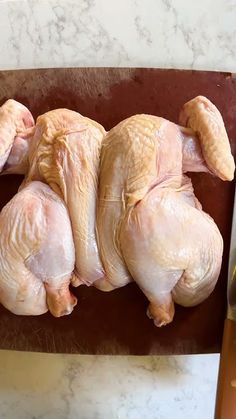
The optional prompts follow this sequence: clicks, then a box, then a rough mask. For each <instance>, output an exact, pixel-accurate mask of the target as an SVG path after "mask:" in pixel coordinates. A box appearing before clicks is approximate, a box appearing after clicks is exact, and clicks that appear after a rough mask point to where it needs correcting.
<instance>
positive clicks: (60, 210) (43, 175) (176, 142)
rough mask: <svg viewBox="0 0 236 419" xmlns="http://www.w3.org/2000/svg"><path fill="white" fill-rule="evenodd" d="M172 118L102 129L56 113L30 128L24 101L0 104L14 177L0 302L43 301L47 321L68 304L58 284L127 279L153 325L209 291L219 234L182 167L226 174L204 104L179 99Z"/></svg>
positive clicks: (4, 161) (214, 114)
mask: <svg viewBox="0 0 236 419" xmlns="http://www.w3.org/2000/svg"><path fill="white" fill-rule="evenodd" d="M9 106H10V108H11V109H12V111H11V112H10V111H9V109H10V108H9V109H8V108H7V107H9ZM4 107H5V108H4ZM4 109H5V110H4ZM6 109H8V110H7V111H6ZM3 111H4V112H3ZM11 115H13V116H12V117H11ZM17 121H18V122H17ZM180 124H181V126H178V125H176V124H173V123H171V122H170V121H167V120H165V119H163V118H159V117H156V116H152V115H135V116H132V117H130V118H128V119H126V120H125V121H122V122H121V123H120V124H118V125H117V126H116V127H114V128H113V129H112V130H111V131H110V132H109V133H106V132H105V130H104V129H103V127H102V126H101V125H99V124H98V123H96V122H95V121H92V120H90V119H89V118H85V117H83V116H81V115H80V114H78V113H77V112H73V111H69V110H67V109H57V110H54V111H50V112H48V113H46V114H44V115H42V116H40V117H39V118H38V119H37V121H36V126H35V127H34V122H33V119H32V116H31V114H30V113H29V111H28V110H27V109H26V108H25V107H23V106H22V105H20V104H18V103H17V102H15V101H10V104H9V101H8V102H6V104H5V105H4V106H3V107H2V108H1V111H0V140H1V141H0V145H1V142H2V143H3V145H4V146H2V148H1V147H0V159H1V160H0V161H1V167H0V170H3V173H26V178H25V181H24V182H23V184H22V187H21V192H19V193H18V194H17V195H16V196H15V197H14V198H13V200H12V201H11V202H10V203H9V204H8V205H7V206H6V207H5V208H4V209H3V211H2V213H1V215H0V227H1V228H2V230H0V231H1V237H0V239H1V242H0V244H1V246H0V252H1V253H0V256H1V259H0V266H1V271H2V272H3V276H2V277H0V291H1V292H0V298H1V301H2V303H3V304H4V305H5V306H6V307H7V308H9V309H10V310H11V311H13V312H15V313H18V314H40V313H43V312H45V311H46V310H47V308H49V310H50V311H51V312H52V313H53V314H54V315H55V316H59V315H62V314H67V313H69V312H70V311H72V309H73V306H74V304H75V303H76V299H75V297H74V296H72V295H71V294H70V292H69V290H68V286H69V283H70V282H71V283H72V284H73V285H75V286H77V285H79V284H87V285H94V286H96V287H97V288H99V289H101V290H104V291H110V290H113V289H115V288H118V287H121V286H124V285H126V284H127V283H128V282H130V281H132V280H133V279H134V280H135V282H136V283H137V284H138V285H139V287H140V288H141V290H142V291H143V292H144V294H145V295H146V296H147V298H148V300H149V302H150V304H149V307H148V315H149V316H150V317H152V318H153V320H154V323H155V325H157V326H162V325H165V324H167V323H169V322H171V321H172V319H173V316H174V303H175V302H176V303H178V304H181V305H184V306H192V305H195V304H198V303H200V302H201V301H203V300H204V299H205V298H206V297H207V296H208V295H209V294H210V293H211V292H212V290H213V289H214V286H215V283H216V281H217V279H218V276H219V272H220V267H221V259H222V251H223V241H222V238H221V235H220V232H219V230H218V228H217V226H216V225H215V223H214V221H213V220H212V218H211V217H210V216H209V215H207V214H206V213H205V212H204V211H202V207H201V204H200V203H199V201H198V200H197V198H196V197H195V195H194V191H193V187H192V184H191V180H190V179H189V178H188V177H187V176H186V174H185V173H186V172H189V171H192V172H202V171H205V172H208V173H209V174H212V175H216V176H218V177H220V178H221V179H223V180H231V179H232V178H233V176H234V160H233V157H232V155H231V152H230V146H229V140H228V137H227V133H226V130H225V127H224V123H223V120H222V117H221V115H220V113H219V111H218V110H217V108H216V107H215V106H214V105H213V104H212V103H211V102H210V101H209V100H208V99H206V98H204V97H201V96H199V97H197V98H195V99H193V100H192V101H190V102H188V103H187V104H185V105H184V107H183V109H182V111H181V114H180ZM7 126H10V129H9V132H8V130H7ZM4 133H5V134H4ZM3 134H4V135H5V136H4V135H3ZM2 138H4V140H2ZM36 180H37V181H42V182H44V183H47V184H48V185H50V187H51V188H52V189H50V188H49V187H48V186H46V185H44V184H43V183H41V182H35V181H36ZM32 181H33V182H32ZM45 188H46V189H45ZM63 201H64V203H65V204H66V206H67V209H68V213H67V211H66V207H65V205H64V204H63ZM68 214H69V217H70V219H69V218H68ZM8 220H10V221H9V222H8ZM70 222H71V224H70ZM71 227H72V231H71ZM72 235H73V238H72ZM21 241H22V242H23V243H24V245H23V246H22V248H21V247H20V246H19V243H20V242H21ZM73 241H74V247H73ZM65 243H66V244H65ZM36 249H37V250H36ZM74 263H75V275H72V272H73V269H74ZM21 277H22V280H21ZM14 278H15V279H14ZM1 287H2V288H1ZM22 295H23V297H22ZM36 296H37V297H36ZM36 299H37V301H38V302H39V303H38V304H36Z"/></svg>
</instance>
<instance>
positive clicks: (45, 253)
mask: <svg viewBox="0 0 236 419" xmlns="http://www.w3.org/2000/svg"><path fill="white" fill-rule="evenodd" d="M0 231H1V235H0V268H1V269H0V302H1V303H2V304H3V305H4V306H5V307H6V308H7V309H9V310H10V311H12V312H13V313H15V314H23V315H39V314H43V313H45V312H46V311H47V310H48V309H49V310H50V312H51V313H52V314H53V315H54V316H56V317H58V316H62V315H65V314H70V313H71V312H72V310H73V307H74V306H75V305H76V302H77V300H76V297H74V296H73V295H72V294H71V293H70V291H69V284H70V279H71V275H72V272H73V270H74V262H75V254H74V243H73V238H72V231H71V225H70V220H69V217H68V213H67V210H66V207H65V205H64V203H63V201H62V200H61V199H60V198H59V197H58V196H57V194H55V192H53V191H52V190H51V189H50V188H49V186H47V185H45V184H43V183H41V182H32V183H30V184H29V185H27V187H26V188H24V189H23V190H22V191H21V192H18V193H17V194H16V195H15V196H14V197H13V198H12V200H11V201H10V202H9V203H8V204H7V205H6V206H5V207H4V208H3V210H2V211H1V214H0Z"/></svg>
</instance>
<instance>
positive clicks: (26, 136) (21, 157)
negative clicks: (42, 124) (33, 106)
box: [0, 99, 34, 174]
mask: <svg viewBox="0 0 236 419" xmlns="http://www.w3.org/2000/svg"><path fill="white" fill-rule="evenodd" d="M33 132H34V119H33V116H32V115H31V113H30V111H29V110H28V109H27V108H26V107H25V106H24V105H22V104H21V103H19V102H16V101H15V100H13V99H9V100H7V101H6V102H5V103H4V104H3V105H2V106H1V107H0V172H3V174H6V173H18V174H24V173H26V171H27V169H28V149H29V141H30V139H31V138H32V135H33Z"/></svg>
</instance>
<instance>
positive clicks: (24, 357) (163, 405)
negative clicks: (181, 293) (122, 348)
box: [0, 351, 219, 419]
mask: <svg viewBox="0 0 236 419" xmlns="http://www.w3.org/2000/svg"><path fill="white" fill-rule="evenodd" d="M218 361H219V355H199V356H178V357H173V356H164V357H157V356H155V357H131V356H127V357H121V356H118V357H114V356H113V357H112V356H78V355H49V354H38V353H19V352H10V351H0V417H1V418H7V419H15V418H17V419H54V418H55V419H77V418H79V419H172V418H175V419H183V418H191V419H213V415H214V403H215V390H216V378H217V371H218Z"/></svg>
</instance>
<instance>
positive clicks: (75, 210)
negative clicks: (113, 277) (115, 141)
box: [24, 109, 105, 286]
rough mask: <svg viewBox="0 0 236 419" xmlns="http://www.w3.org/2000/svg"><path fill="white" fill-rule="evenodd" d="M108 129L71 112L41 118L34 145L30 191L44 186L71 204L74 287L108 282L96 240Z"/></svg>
mask: <svg viewBox="0 0 236 419" xmlns="http://www.w3.org/2000/svg"><path fill="white" fill-rule="evenodd" d="M104 135H105V130H104V128H103V127H102V126H101V125H99V124H98V123H97V122H95V121H92V120H91V119H89V118H86V117H83V116H82V115H80V114H79V113H77V112H73V111H70V110H67V109H56V110H53V111H50V112H47V113H46V114H44V115H42V116H40V117H39V118H38V119H37V122H36V129H35V135H34V137H33V141H32V142H31V143H30V149H29V162H30V170H29V172H28V175H27V176H26V179H25V182H24V185H25V184H27V183H28V182H30V181H32V180H36V179H38V180H42V181H44V182H46V183H47V184H48V185H50V186H51V188H52V189H53V190H54V191H55V192H56V193H57V194H58V195H60V196H61V197H62V198H63V200H64V201H65V203H66V205H67V208H68V212H69V216H70V219H71V224H72V231H73V238H74V243H75V260H76V270H75V274H76V275H75V276H74V279H73V285H74V286H77V285H79V284H81V283H82V284H83V283H84V284H87V285H91V284H93V282H94V281H96V280H97V279H99V278H102V277H103V276H104V272H103V267H102V263H101V261H100V257H99V252H98V245H97V239H96V231H95V230H96V225H95V222H96V220H95V215H96V198H97V180H98V170H99V160H100V149H101V142H102V139H103V137H104Z"/></svg>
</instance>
